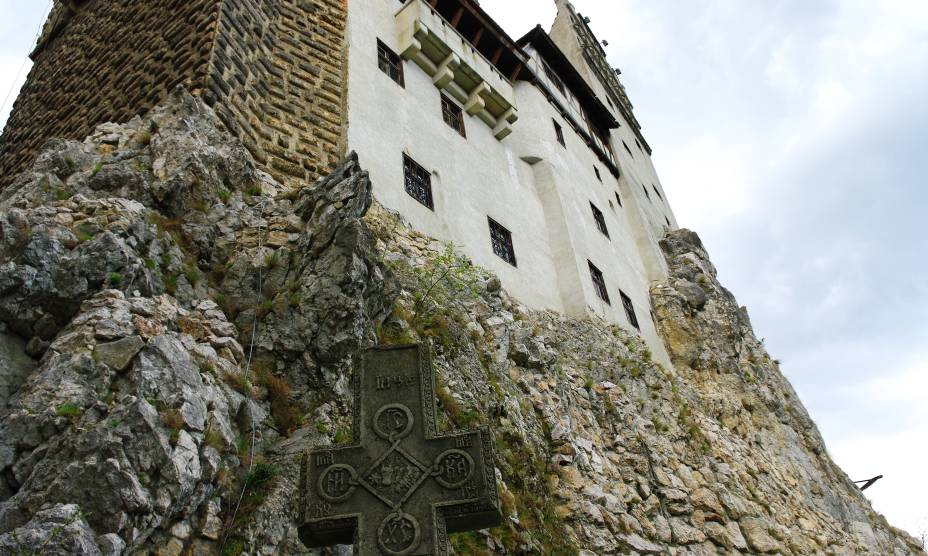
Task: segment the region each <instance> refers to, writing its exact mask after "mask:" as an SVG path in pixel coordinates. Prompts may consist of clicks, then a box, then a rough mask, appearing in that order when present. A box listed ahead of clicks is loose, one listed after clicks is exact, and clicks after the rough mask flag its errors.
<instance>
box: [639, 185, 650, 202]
mask: <svg viewBox="0 0 928 556" xmlns="http://www.w3.org/2000/svg"><path fill="white" fill-rule="evenodd" d="M641 190H642V191H644V196H645V197H647V198H648V200H649V201H650V200H651V194H650V193H648V188H647V187H645V186H643V185H642V186H641Z"/></svg>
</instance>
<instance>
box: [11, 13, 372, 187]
mask: <svg viewBox="0 0 928 556" xmlns="http://www.w3.org/2000/svg"><path fill="white" fill-rule="evenodd" d="M359 1H367V0H359ZM65 4H67V5H68V6H77V7H76V8H74V10H72V9H70V8H68V7H66V6H65ZM346 20H347V0H146V1H144V2H143V1H137V0H84V1H77V0H68V1H67V2H62V3H59V5H58V6H57V7H56V9H55V11H54V12H53V14H52V16H51V17H50V20H49V22H48V23H47V24H46V27H45V30H44V32H43V38H42V39H41V40H40V47H39V48H38V49H37V51H36V53H34V55H33V58H34V60H35V65H34V66H33V69H32V71H31V72H30V74H29V78H28V80H27V83H26V86H25V87H24V88H23V90H22V92H21V93H20V96H19V98H18V99H17V101H16V103H15V104H14V107H13V112H12V114H11V116H10V119H9V121H8V123H7V127H6V129H5V130H4V133H3V135H2V136H0V189H2V188H3V187H4V186H5V185H7V184H9V183H10V182H11V181H12V179H13V177H14V176H15V175H16V174H17V173H19V172H21V171H23V170H25V169H26V168H28V165H29V164H31V162H32V160H33V159H34V157H35V155H36V154H37V151H38V150H39V149H40V148H41V146H42V145H43V144H44V142H45V141H46V140H48V139H49V138H52V137H63V138H68V139H81V138H83V137H85V136H86V135H88V134H89V133H90V132H91V131H92V130H93V128H94V127H95V126H97V125H99V124H100V123H103V122H106V121H116V122H119V121H125V120H128V119H130V118H132V117H133V116H135V115H137V114H144V113H145V112H147V111H148V110H149V109H150V108H151V107H153V106H154V105H156V104H157V103H158V102H160V101H161V100H162V99H164V98H165V96H166V95H167V93H168V92H169V91H170V90H171V89H173V88H174V87H175V86H176V85H178V84H181V83H182V84H185V85H186V86H187V87H188V88H189V89H190V90H191V91H193V92H194V93H196V92H201V93H202V94H204V96H205V98H206V100H207V102H208V103H209V104H211V105H212V106H213V107H214V108H215V109H216V112H217V114H219V116H220V119H221V120H222V122H223V124H224V125H225V126H226V127H227V128H228V129H229V130H230V131H231V132H232V133H233V134H235V135H237V136H238V137H239V138H240V139H241V140H242V141H243V142H244V143H245V145H246V146H247V147H248V149H249V150H250V151H251V152H252V154H253V155H254V157H255V159H256V160H257V161H258V163H259V165H260V166H261V167H262V168H263V169H264V170H266V171H267V172H268V173H270V174H271V175H273V176H274V177H275V178H277V179H278V180H280V181H282V182H284V183H287V184H291V185H305V184H311V183H312V182H313V181H315V179H316V178H317V177H319V176H320V175H322V174H326V173H327V172H328V170H329V169H330V168H331V167H333V166H334V165H335V164H336V163H337V161H338V160H340V159H341V157H342V155H343V154H344V151H345V144H346V121H345V120H346V117H345V116H346V110H345V101H346V95H347V93H346V81H347V63H346V60H347V52H346V44H345V25H346Z"/></svg>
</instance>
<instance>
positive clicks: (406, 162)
mask: <svg viewBox="0 0 928 556" xmlns="http://www.w3.org/2000/svg"><path fill="white" fill-rule="evenodd" d="M410 171H412V175H410ZM411 178H412V180H418V182H419V183H415V182H413V183H411ZM403 189H405V191H406V194H407V195H409V196H410V197H412V198H413V199H415V200H416V201H417V202H418V203H419V204H421V205H422V206H424V207H426V208H427V209H429V210H431V211H433V212H434V211H435V197H434V195H433V193H432V173H431V172H429V171H428V170H426V169H425V167H424V166H422V165H421V164H419V163H418V162H416V161H415V160H413V158H412V157H411V156H409V155H408V154H406V153H403ZM420 193H421V196H420Z"/></svg>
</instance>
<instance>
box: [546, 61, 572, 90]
mask: <svg viewBox="0 0 928 556" xmlns="http://www.w3.org/2000/svg"><path fill="white" fill-rule="evenodd" d="M541 66H542V69H543V70H544V72H545V76H546V77H547V78H548V81H550V82H551V84H552V85H554V88H555V89H557V90H558V91H560V93H561V96H564V97H566V96H567V88H566V87H565V86H564V81H563V80H562V79H561V77H560V76H559V75H558V74H556V73H554V70H553V69H552V68H551V66H549V65H548V63H547V62H545V61H544V60H542V62H541Z"/></svg>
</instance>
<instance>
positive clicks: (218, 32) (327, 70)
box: [0, 0, 676, 362]
mask: <svg viewBox="0 0 928 556" xmlns="http://www.w3.org/2000/svg"><path fill="white" fill-rule="evenodd" d="M538 1H541V0H538ZM557 5H558V14H557V17H556V20H555V22H554V24H553V26H552V28H551V31H550V33H549V32H546V31H544V30H543V29H542V28H541V27H536V28H534V29H532V30H531V31H529V32H528V33H527V34H526V35H525V36H523V37H521V38H520V39H518V40H515V39H513V38H511V37H510V36H509V35H507V33H506V32H505V31H503V30H502V28H500V26H499V25H498V24H496V23H495V22H494V20H493V19H492V17H491V16H490V15H489V14H487V13H486V12H485V11H484V10H483V9H482V8H481V7H480V5H479V3H478V2H477V1H476V0H405V1H396V0H278V1H273V2H272V1H268V0H162V1H158V2H120V1H115V0H56V3H55V6H54V8H53V10H52V13H51V15H50V16H49V19H48V21H47V23H46V24H45V27H44V29H43V32H42V34H41V36H40V39H39V41H38V44H37V45H36V47H35V50H34V51H33V52H32V55H31V56H32V58H33V60H34V62H35V65H34V67H33V69H32V72H31V73H30V76H29V79H28V81H27V84H26V86H25V87H24V89H23V91H22V93H21V94H20V97H19V98H18V99H17V101H16V104H15V105H14V109H13V112H12V114H11V117H10V119H9V122H8V123H7V126H6V129H5V130H4V132H3V135H2V136H0V187H3V186H5V185H8V184H9V183H11V181H12V179H13V178H14V177H15V175H16V174H18V173H19V172H22V171H24V170H26V169H27V168H28V167H29V165H30V164H31V161H32V159H33V158H34V157H35V155H36V153H37V152H38V150H39V148H40V147H41V146H42V144H43V143H44V142H45V141H46V140H47V139H49V138H51V137H64V138H71V139H78V138H82V137H83V136H85V135H87V134H88V133H89V132H90V131H91V130H92V129H93V127H94V126H96V125H98V124H100V123H103V122H106V121H123V120H127V119H129V118H131V117H133V116H135V115H139V114H144V113H145V112H146V111H147V110H149V109H150V108H152V107H153V106H155V105H157V104H158V103H159V102H160V101H162V100H163V99H164V98H165V97H166V95H167V93H168V92H169V91H170V90H172V89H173V88H174V87H175V86H177V85H184V86H186V87H187V88H188V89H189V90H191V91H192V92H194V93H195V94H198V95H200V96H202V97H203V98H204V99H205V100H206V101H207V102H208V103H209V104H210V105H211V106H213V108H214V109H215V111H216V113H217V114H218V116H219V118H220V120H221V121H222V123H223V125H224V126H225V127H226V129H227V130H228V131H229V132H231V133H232V134H234V135H236V136H237V137H239V138H240V139H241V140H242V142H243V143H244V144H245V146H246V147H247V148H248V149H249V151H250V152H251V153H252V155H253V156H254V158H255V160H256V161H257V163H258V165H259V166H260V167H261V168H262V169H263V170H265V171H267V172H268V173H270V174H271V175H272V176H274V177H275V178H276V179H277V180H279V181H281V182H283V183H286V184H289V185H294V186H299V185H306V184H311V183H312V182H313V181H314V180H315V179H316V178H318V177H319V176H321V175H324V174H325V173H326V171H327V170H328V169H329V168H331V167H332V166H333V165H334V164H335V163H336V162H337V161H338V160H339V159H340V158H341V157H342V156H343V155H344V154H345V153H346V152H347V151H349V150H353V151H356V152H357V153H358V156H359V159H360V162H361V164H362V166H363V167H364V168H366V169H367V170H368V171H369V172H370V175H371V179H372V182H373V184H374V196H375V198H376V199H377V200H378V201H379V202H380V203H381V204H383V205H384V206H385V207H387V208H389V209H392V210H395V211H398V212H399V213H401V214H402V215H403V217H404V218H405V219H406V220H407V221H409V222H410V223H411V224H412V226H413V227H415V228H417V229H419V230H420V231H422V232H424V233H425V234H427V235H429V236H432V237H434V238H437V239H439V240H443V241H449V242H452V243H454V244H456V245H458V246H460V248H461V249H462V250H463V252H464V253H466V254H467V255H468V256H469V257H470V258H471V259H472V260H473V261H474V262H475V263H477V264H479V265H481V266H483V267H485V268H488V269H490V270H491V271H493V272H494V273H496V274H497V275H498V276H499V277H500V279H501V280H502V283H503V284H504V286H505V287H506V288H507V290H508V291H509V292H511V293H512V294H513V295H515V296H516V298H518V299H519V300H520V301H521V302H523V303H525V304H526V305H527V306H529V307H531V308H536V309H552V310H556V311H560V312H563V313H566V314H570V315H574V316H579V315H584V314H596V315H599V316H601V317H603V318H605V319H606V320H608V321H611V322H614V323H616V324H619V325H620V326H623V327H625V328H629V329H635V330H638V331H640V333H641V334H642V336H643V337H644V338H645V340H646V341H647V343H648V344H649V346H650V347H651V350H652V352H653V353H654V355H655V357H656V358H657V359H658V360H660V361H662V362H668V361H669V359H668V357H667V354H666V350H665V348H664V345H663V342H662V341H661V339H660V337H659V336H658V334H657V331H656V330H655V326H654V322H653V318H652V314H651V311H650V296H649V287H650V285H651V284H652V283H654V282H657V281H660V280H664V279H666V278H667V268H666V263H665V262H664V258H663V256H662V255H661V252H660V248H659V245H658V241H659V239H660V238H661V237H662V235H663V234H664V233H665V230H666V229H668V228H670V229H673V228H674V227H675V226H676V222H675V219H674V216H673V213H672V211H671V209H670V207H669V205H668V203H667V200H666V195H665V193H664V192H663V190H662V188H661V184H660V180H659V179H658V177H657V174H656V172H655V170H654V167H653V165H652V163H651V158H650V154H651V149H650V147H649V146H648V143H647V142H646V141H645V139H644V137H643V135H642V133H641V129H640V125H639V124H638V122H637V120H636V119H635V116H634V113H633V109H632V105H631V103H630V102H629V99H628V96H627V95H626V92H625V90H624V87H623V86H622V84H621V83H620V81H619V79H618V77H617V73H618V71H617V70H615V69H613V68H612V67H611V66H610V65H609V64H608V63H607V61H606V55H605V52H604V50H603V49H602V47H601V45H600V42H599V41H598V40H597V38H596V37H595V36H594V35H593V33H592V31H591V30H590V28H589V26H588V19H587V18H584V17H583V16H582V14H580V13H579V12H577V11H576V9H575V8H574V6H572V5H571V4H570V3H569V2H568V1H567V0H557Z"/></svg>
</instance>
